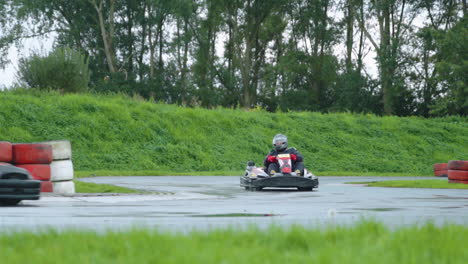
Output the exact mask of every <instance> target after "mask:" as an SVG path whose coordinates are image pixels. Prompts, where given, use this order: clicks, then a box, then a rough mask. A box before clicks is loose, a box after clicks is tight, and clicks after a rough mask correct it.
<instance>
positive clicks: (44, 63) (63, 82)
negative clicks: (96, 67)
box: [18, 47, 89, 93]
mask: <svg viewBox="0 0 468 264" xmlns="http://www.w3.org/2000/svg"><path fill="white" fill-rule="evenodd" d="M18 67H19V69H18V79H19V81H20V82H21V83H23V84H25V85H27V86H29V87H31V88H36V89H52V90H58V91H61V92H71V93H73V92H84V91H86V90H87V89H88V83H89V68H88V61H87V59H86V58H85V56H84V55H83V54H81V53H80V52H78V51H75V50H72V49H70V48H67V47H61V48H57V49H55V50H54V51H52V52H51V53H49V54H48V55H47V56H44V57H43V56H40V55H39V54H33V55H32V56H31V57H29V58H25V59H21V60H20V61H19V66H18Z"/></svg>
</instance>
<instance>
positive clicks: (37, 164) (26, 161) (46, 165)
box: [12, 143, 53, 192]
mask: <svg viewBox="0 0 468 264" xmlns="http://www.w3.org/2000/svg"><path fill="white" fill-rule="evenodd" d="M12 162H13V164H14V165H15V166H16V167H19V168H23V169H25V170H27V171H28V172H29V173H30V174H31V176H32V177H33V179H35V180H40V181H41V192H52V191H53V185H52V182H51V181H50V176H51V173H50V163H51V162H52V148H51V147H50V146H49V145H45V144H22V143H21V144H13V159H12Z"/></svg>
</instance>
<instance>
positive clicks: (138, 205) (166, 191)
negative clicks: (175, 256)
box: [0, 176, 468, 231]
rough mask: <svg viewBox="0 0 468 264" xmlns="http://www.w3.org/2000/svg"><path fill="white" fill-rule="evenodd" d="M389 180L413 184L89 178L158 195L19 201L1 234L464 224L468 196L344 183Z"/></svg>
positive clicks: (4, 213) (6, 212) (3, 213)
mask: <svg viewBox="0 0 468 264" xmlns="http://www.w3.org/2000/svg"><path fill="white" fill-rule="evenodd" d="M390 179H408V180H410V179H415V178H413V177H319V181H320V185H319V188H318V189H317V190H314V191H313V192H298V191H295V190H291V189H286V190H266V191H261V192H249V191H245V190H244V189H242V188H240V187H239V177H227V176H197V177H195V176H192V177H191V176H172V177H171V176H164V177H135V176H133V177H97V178H87V179H82V180H83V181H87V182H95V183H106V184H115V185H119V186H124V187H129V188H135V189H141V190H147V191H153V192H160V193H163V195H119V196H112V195H107V196H87V195H79V196H76V197H61V196H46V197H43V198H42V199H41V200H39V201H24V202H23V203H22V204H21V205H20V206H17V207H2V208H0V229H1V230H12V229H33V230H37V229H43V228H50V227H52V228H57V229H64V228H85V229H95V230H101V231H102V230H108V229H127V228H134V227H156V228H158V229H161V230H175V231H190V230H192V229H210V228H222V227H232V226H234V227H239V228H242V227H246V226H250V225H252V224H253V225H256V226H258V227H260V228H263V227H267V226H269V225H270V224H275V225H282V226H290V225H292V224H301V225H306V226H321V225H324V224H350V223H354V222H356V221H359V220H361V219H374V220H378V221H382V222H384V223H386V224H387V225H388V226H390V227H395V226H401V225H407V224H419V223H424V222H426V221H432V222H434V223H436V224H443V223H446V222H453V223H459V224H468V190H455V189H416V188H414V189H413V188H379V187H366V186H364V185H349V184H344V183H345V182H352V181H356V182H359V181H379V180H390ZM417 179H428V178H417ZM431 179H434V178H432V177H431ZM440 180H446V179H440Z"/></svg>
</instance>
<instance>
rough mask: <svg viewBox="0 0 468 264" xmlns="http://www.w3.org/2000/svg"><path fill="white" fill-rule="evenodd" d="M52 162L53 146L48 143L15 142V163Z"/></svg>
mask: <svg viewBox="0 0 468 264" xmlns="http://www.w3.org/2000/svg"><path fill="white" fill-rule="evenodd" d="M51 162H52V147H51V146H50V145H46V144H14V145H13V163H15V164H49V163H51Z"/></svg>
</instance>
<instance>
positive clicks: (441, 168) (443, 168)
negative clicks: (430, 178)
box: [432, 163, 447, 171]
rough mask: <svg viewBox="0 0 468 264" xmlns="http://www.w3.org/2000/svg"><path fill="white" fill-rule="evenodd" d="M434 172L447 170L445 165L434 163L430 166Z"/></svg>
mask: <svg viewBox="0 0 468 264" xmlns="http://www.w3.org/2000/svg"><path fill="white" fill-rule="evenodd" d="M432 167H433V168H434V171H441V170H447V163H436V164H434V165H432Z"/></svg>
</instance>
